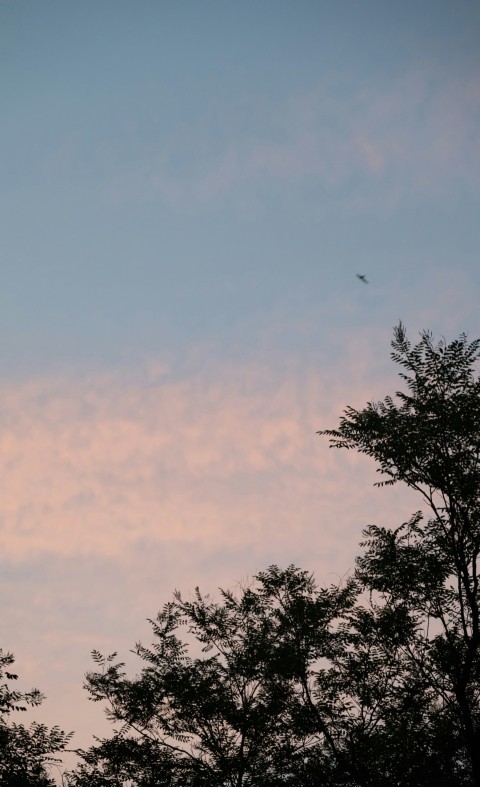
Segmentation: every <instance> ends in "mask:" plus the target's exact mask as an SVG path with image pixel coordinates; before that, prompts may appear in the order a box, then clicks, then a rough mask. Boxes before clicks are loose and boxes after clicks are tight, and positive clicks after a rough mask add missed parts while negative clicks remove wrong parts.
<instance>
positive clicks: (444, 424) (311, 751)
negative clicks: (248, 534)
mask: <svg viewBox="0 0 480 787" xmlns="http://www.w3.org/2000/svg"><path fill="white" fill-rule="evenodd" d="M392 344H393V353H392V357H393V360H394V361H395V362H397V363H399V364H401V365H402V366H403V368H404V369H405V370H406V371H407V372H408V373H405V372H402V374H401V376H402V378H403V379H404V381H405V382H406V384H407V392H406V393H405V392H399V393H397V394H396V400H395V401H394V399H393V398H392V397H386V399H385V400H384V401H383V402H380V403H377V404H375V403H369V404H367V406H366V408H365V409H364V410H360V411H357V410H355V409H353V408H347V410H346V411H345V413H344V416H343V417H342V418H341V421H340V425H339V428H338V429H336V430H324V431H323V432H320V434H324V435H327V436H328V437H329V438H330V440H331V444H332V446H335V447H345V448H353V449H355V450H357V451H360V452H362V453H366V454H367V455H369V456H371V457H373V458H374V459H375V460H376V461H377V463H378V465H379V468H378V469H379V471H380V472H381V473H383V474H384V476H386V478H384V479H383V480H381V481H380V482H379V485H380V486H381V485H383V484H385V483H386V484H391V483H397V482H402V483H406V484H407V485H408V486H410V487H411V488H413V489H414V490H416V491H417V492H418V493H419V495H420V496H421V499H422V501H424V503H425V506H424V507H425V508H426V509H428V510H429V514H428V518H427V519H425V513H424V512H422V511H418V512H416V513H415V514H414V515H413V516H412V517H411V518H410V520H409V521H408V522H406V523H403V524H401V525H400V526H399V527H397V528H396V529H394V530H389V529H386V528H382V527H378V526H371V527H369V528H367V530H366V531H364V532H365V540H364V542H363V545H362V546H363V547H364V551H363V553H362V555H361V556H360V557H359V558H358V559H357V563H356V570H355V574H354V576H353V577H351V578H349V579H348V580H346V581H345V582H340V584H339V585H338V587H337V586H330V587H328V588H319V587H318V586H317V585H316V583H315V581H314V579H313V577H312V576H311V575H309V574H308V573H307V572H305V571H301V570H300V569H298V568H295V567H294V566H290V567H289V568H288V569H286V570H281V569H279V568H278V567H276V566H271V567H270V568H269V569H268V570H267V571H265V572H262V573H260V574H258V575H257V577H256V578H255V581H254V582H252V584H251V585H249V586H247V587H240V588H239V589H238V591H237V592H236V593H233V592H231V591H221V601H220V602H214V601H212V600H211V599H210V598H209V597H208V596H202V595H201V593H200V591H199V590H198V589H197V591H196V595H195V597H194V599H193V600H188V601H186V600H184V599H183V598H182V597H181V595H180V594H179V593H176V594H175V595H174V598H173V601H172V602H170V603H169V604H167V605H165V606H164V608H163V610H162V611H161V612H160V613H159V615H158V617H157V618H156V620H155V621H152V625H153V632H154V643H153V645H152V646H151V647H150V648H146V647H143V646H142V645H137V647H136V649H135V652H136V653H137V655H138V656H139V657H140V659H141V660H142V662H143V665H144V666H143V668H142V670H141V673H140V674H139V675H138V676H136V677H134V678H128V677H127V675H126V673H125V671H124V665H123V664H122V663H121V662H118V661H117V657H116V654H112V655H111V656H107V657H104V656H102V655H101V654H100V653H98V652H96V651H95V652H94V653H93V657H94V660H95V662H96V665H97V667H96V671H94V672H92V673H90V674H89V675H88V676H87V684H86V685H87V689H88V691H89V693H90V697H91V699H93V700H94V701H103V702H106V703H107V707H108V715H109V717H110V719H111V721H112V722H113V723H114V724H115V725H117V726H116V728H115V729H114V732H113V735H112V737H111V738H109V739H105V740H100V741H98V742H97V744H96V745H94V746H93V747H92V748H91V749H90V750H89V751H86V752H80V754H81V757H82V763H81V765H80V766H79V767H78V768H77V769H76V771H75V772H73V773H72V774H70V784H71V785H72V787H87V785H88V787H127V785H128V787H150V786H151V785H158V787H162V785H163V786H164V787H167V786H168V787H207V785H208V787H267V786H268V787H280V786H282V787H284V785H287V784H288V785H294V787H318V786H319V785H321V786H322V787H384V785H385V784H388V785H389V786H390V787H472V785H475V786H476V787H479V786H480V775H479V762H478V757H479V755H480V741H479V722H480V718H479V685H480V683H479V675H480V664H479V661H480V659H479V613H478V609H479V607H478V604H479V597H478V595H479V594H478V581H479V576H478V555H479V551H480V502H479V488H480V487H479V481H480V468H479V462H480V383H479V381H478V380H477V379H476V376H475V365H476V363H477V360H478V358H479V347H480V342H473V343H471V344H469V343H468V342H467V339H466V337H465V336H461V337H460V339H458V340H457V341H454V342H452V343H451V344H448V345H447V344H446V342H444V341H442V342H440V343H439V344H437V345H435V344H434V343H433V339H432V337H431V335H430V334H429V333H424V334H422V336H421V341H420V343H419V344H417V345H416V346H415V347H412V346H411V345H410V343H409V342H408V340H407V338H406V335H405V331H404V328H403V326H402V325H401V324H400V325H399V326H398V328H397V329H396V330H395V334H394V341H393V343H392Z"/></svg>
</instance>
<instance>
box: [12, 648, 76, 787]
mask: <svg viewBox="0 0 480 787" xmlns="http://www.w3.org/2000/svg"><path fill="white" fill-rule="evenodd" d="M13 663H14V657H13V656H12V654H11V653H4V652H3V651H2V650H1V649H0V785H1V787H54V785H55V782H54V780H53V779H52V778H51V776H50V775H49V773H48V768H49V766H52V765H54V764H56V763H59V762H60V760H59V759H58V758H55V757H54V756H53V755H54V754H58V753H60V752H61V751H62V750H63V749H64V748H65V746H66V744H67V742H68V740H69V739H70V737H71V735H66V734H65V733H64V732H62V730H60V729H59V728H58V727H53V728H52V729H51V730H49V729H47V727H46V726H45V725H44V724H38V723H36V722H33V723H32V724H30V725H29V726H28V727H26V726H25V725H23V724H17V723H15V722H12V721H10V719H9V716H10V714H11V713H13V712H21V711H26V709H27V706H31V707H35V706H37V705H40V704H41V702H42V701H43V695H42V694H41V693H40V692H39V691H38V690H37V689H33V690H32V691H29V692H20V691H16V690H14V689H12V688H11V687H10V683H11V682H12V681H15V680H17V678H18V676H17V675H16V674H15V673H13V672H11V671H10V667H11V666H12V664H13Z"/></svg>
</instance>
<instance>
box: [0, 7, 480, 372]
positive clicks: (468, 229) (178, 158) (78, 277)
mask: <svg viewBox="0 0 480 787" xmlns="http://www.w3.org/2000/svg"><path fill="white" fill-rule="evenodd" d="M1 16H2V50H3V56H2V60H3V64H2V77H1V79H2V93H3V95H4V117H5V118H6V120H4V123H3V130H2V137H3V155H2V159H3V163H2V186H1V199H2V215H3V219H4V229H3V233H2V235H3V244H2V246H3V250H2V258H3V259H2V269H3V271H4V273H3V277H2V279H3V283H2V290H1V293H0V299H1V314H2V317H1V318H0V319H1V323H2V333H3V336H4V338H3V341H2V346H1V352H0V364H1V366H2V367H3V368H4V370H5V373H7V374H10V373H15V372H19V371H21V372H22V373H25V372H27V373H28V370H29V369H33V368H35V369H37V370H41V369H42V368H51V367H52V366H54V367H58V366H59V365H60V366H61V365H63V364H67V365H71V364H72V363H73V364H74V363H76V362H77V361H78V362H82V363H85V362H87V363H90V362H93V363H98V362H100V363H107V364H110V363H114V364H116V363H118V362H121V363H124V362H126V363H130V362H131V361H132V358H135V357H138V355H139V354H142V355H143V354H144V353H157V352H169V353H173V354H174V355H175V356H178V357H179V356H180V354H183V353H184V352H185V351H186V350H188V348H189V347H190V346H191V344H192V342H193V343H204V342H205V343H207V344H208V345H209V347H210V350H211V351H215V352H219V353H220V354H227V353H228V354H229V355H230V354H231V352H237V353H240V354H242V353H245V352H247V353H249V352H253V353H255V351H256V348H257V346H258V338H259V334H260V335H261V336H262V337H263V336H264V335H265V334H266V333H267V332H268V327H269V326H270V325H271V324H272V323H275V324H277V323H281V322H282V319H283V320H284V321H285V323H288V324H291V323H292V322H293V323H296V322H297V321H300V322H302V323H303V321H305V319H306V318H310V320H311V322H312V324H313V322H314V321H316V323H317V325H318V326H319V327H322V329H323V330H324V329H325V327H326V326H327V325H328V326H329V327H330V329H331V330H332V332H334V331H335V330H336V328H337V327H340V325H344V324H345V319H346V318H345V315H344V314H339V312H340V311H341V310H340V309H339V308H338V302H339V301H342V299H345V300H348V299H349V298H352V299H353V301H354V302H355V303H356V299H357V298H358V297H361V298H363V299H364V301H363V305H364V309H365V311H366V312H367V313H368V315H366V314H365V313H362V312H356V313H355V315H352V320H353V325H355V324H357V325H358V324H360V325H361V324H362V323H363V320H365V319H367V320H372V319H377V320H378V321H379V322H381V323H383V322H384V321H385V323H386V327H388V329H390V326H391V324H392V320H393V322H395V321H396V319H397V318H398V317H399V316H405V319H407V318H408V316H409V315H408V314H404V312H408V311H409V310H410V308H411V306H412V302H414V303H415V302H416V299H418V310H420V308H421V303H422V301H423V300H424V298H425V293H424V290H428V288H429V284H428V282H429V281H430V280H431V275H432V273H431V270H432V269H433V272H435V271H436V270H438V269H442V270H443V269H445V270H446V271H448V270H452V269H453V268H456V269H460V270H462V271H463V272H465V275H466V276H467V278H468V279H469V280H470V279H471V281H472V283H473V285H474V286H478V264H477V249H478V240H479V238H478V235H479V229H478V225H479V223H478V221H477V220H476V219H477V216H478V207H479V205H478V176H479V170H480V162H479V153H478V133H479V105H478V88H477V95H476V96H475V95H474V94H473V87H472V84H474V83H475V82H476V84H477V86H478V78H479V55H478V33H479V29H480V9H479V8H478V4H477V3H474V2H471V3H470V2H459V3H455V4H453V3H451V2H445V3H443V2H439V1H438V0H437V1H436V2H423V3H408V2H407V3H397V4H386V3H381V2H378V3H376V2H367V3H358V2H343V3H322V2H299V3H291V2H275V3H270V2H265V3H256V2H255V3H252V2H245V3H231V2H204V3H195V2H186V3H181V4H180V3H175V4H174V3H167V2H141V3H135V4H134V3H131V2H102V3H94V2H84V3H73V2H67V3H64V2H62V3H59V2H48V3H38V4H33V3H28V2H27V3H24V2H7V3H4V4H3V5H2V9H1ZM469 86H470V87H469ZM462 91H463V93H462ZM469 91H470V93H469ZM5 105H6V106H5ZM447 125H448V127H446V126H447ZM357 270H360V271H361V272H367V273H368V274H369V276H370V278H371V280H372V281H371V286H372V288H375V287H377V288H379V289H377V296H378V298H377V299H374V301H373V302H372V301H371V300H370V299H371V298H372V295H371V293H367V292H363V291H362V290H360V292H356V291H355V288H357V290H358V289H359V288H358V283H357V282H356V281H355V279H354V274H355V272H356V271H357ZM470 288H471V285H470ZM400 293H403V294H404V295H405V296H406V297H405V302H404V303H403V302H402V300H401V298H399V294H400ZM378 301H380V303H378ZM332 307H333V308H332ZM335 314H337V315H338V326H337V325H336V322H337V319H336V317H335ZM465 320H466V321H467V322H468V325H466V326H465V327H467V328H472V329H474V327H475V326H474V325H473V324H471V323H470V322H469V320H468V318H467V315H465ZM416 327H417V325H416V324H415V328H416ZM420 327H422V326H420ZM425 327H427V326H425ZM462 327H463V326H462ZM291 332H292V334H294V333H295V326H294V325H292V327H291ZM284 338H285V337H279V345H280V347H276V346H275V342H273V345H272V344H271V343H270V345H269V352H270V353H271V352H277V351H281V349H280V348H281V345H282V343H283V341H284ZM312 340H313V341H314V342H318V336H316V335H315V336H313V338H312ZM292 341H293V339H292ZM295 341H297V342H298V341H300V340H299V338H298V337H297V338H296V340H295ZM304 349H305V348H304Z"/></svg>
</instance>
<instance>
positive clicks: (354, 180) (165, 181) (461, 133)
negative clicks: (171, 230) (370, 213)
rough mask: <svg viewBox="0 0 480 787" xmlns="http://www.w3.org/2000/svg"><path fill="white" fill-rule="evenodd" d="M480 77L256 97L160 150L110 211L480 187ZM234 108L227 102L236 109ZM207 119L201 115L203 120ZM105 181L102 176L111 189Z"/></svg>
mask: <svg viewBox="0 0 480 787" xmlns="http://www.w3.org/2000/svg"><path fill="white" fill-rule="evenodd" d="M479 85H480V72H479V71H478V69H475V68H474V67H473V66H472V69H471V71H470V72H466V73H461V74H460V73H458V74H449V73H448V72H447V71H446V69H444V68H442V67H441V66H439V65H436V64H431V63H430V64H423V65H419V66H417V67H416V68H411V69H410V70H408V71H406V72H405V73H404V74H399V75H398V76H397V77H396V78H391V79H389V80H387V79H381V78H377V79H376V80H375V81H372V82H369V83H360V82H358V81H355V79H354V78H352V79H350V80H348V79H343V80H340V79H338V78H331V80H327V79H324V80H323V81H322V82H321V83H320V84H319V85H318V87H317V89H316V90H310V91H309V92H308V93H307V92H305V93H304V94H300V93H299V94H295V95H290V96H284V97H283V102H279V101H278V100H277V103H276V104H273V103H272V101H271V100H270V101H269V102H268V103H262V99H261V98H260V97H256V96H255V94H252V96H251V97H250V99H249V101H247V102H245V101H243V102H242V103H241V104H239V105H238V106H237V105H235V103H234V102H233V103H232V106H229V107H227V108H225V110H224V114H223V115H222V110H221V109H218V110H217V112H216V113H215V122H213V120H212V122H206V118H205V117H203V116H202V117H199V118H198V122H197V123H193V124H192V126H191V127H190V128H188V129H185V128H182V129H181V133H179V134H178V135H171V136H169V137H168V138H167V137H165V138H163V139H159V140H158V142H157V143H152V144H151V145H150V146H149V147H148V148H144V149H143V151H142V152H140V151H139V150H138V149H137V151H136V156H135V157H133V158H131V157H130V156H129V157H128V158H129V161H130V163H129V164H128V165H125V166H123V167H122V166H120V167H119V166H118V161H117V166H116V170H115V175H114V176H112V179H111V180H109V186H108V187H107V192H106V195H107V194H108V195H109V196H108V199H115V200H118V199H120V200H124V199H129V198H134V199H138V198H141V197H140V195H141V196H142V197H143V198H147V199H161V200H162V201H165V202H167V203H169V204H170V205H171V206H173V207H182V208H189V207H190V208H191V207H193V206H195V205H197V206H200V205H203V206H205V205H208V204H210V203H211V202H213V201H215V200H217V199H219V198H221V199H225V198H232V199H234V200H236V201H238V202H239V204H240V203H241V204H245V201H248V199H249V198H250V200H251V201H252V200H253V202H255V201H256V200H258V194H259V189H260V193H263V191H262V190H265V198H266V195H268V193H269V190H270V189H272V188H273V189H275V190H276V192H278V190H280V191H282V189H285V190H289V191H290V190H291V189H292V188H293V189H298V190H299V193H300V194H301V193H302V191H304V190H305V189H307V192H308V195H309V199H310V200H311V199H312V192H311V188H312V186H313V185H314V186H315V187H316V188H317V189H319V190H320V192H321V193H322V194H324V193H329V194H335V193H339V192H340V193H342V194H343V193H344V192H345V190H347V192H348V194H349V196H348V198H347V199H346V203H345V204H346V205H347V206H348V205H350V206H355V205H356V206H361V205H362V197H363V205H364V206H367V207H368V205H369V204H370V206H371V207H373V206H376V207H379V206H384V205H385V204H387V205H390V206H394V205H397V204H398V203H399V202H400V201H402V200H403V199H405V198H409V197H410V196H412V195H418V196H420V197H421V196H422V195H431V194H432V193H434V194H438V193H446V192H447V191H448V190H449V189H451V188H452V185H455V184H458V183H459V182H461V183H463V185H464V186H465V187H471V186H478V183H479V181H480V87H479ZM232 101H233V100H232ZM206 111H207V110H206ZM108 179H109V176H108V174H107V180H108Z"/></svg>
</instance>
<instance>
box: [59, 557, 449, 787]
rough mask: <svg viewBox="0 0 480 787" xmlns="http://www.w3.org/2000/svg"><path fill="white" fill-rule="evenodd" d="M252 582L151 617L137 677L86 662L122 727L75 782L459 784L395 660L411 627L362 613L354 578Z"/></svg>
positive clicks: (420, 693) (110, 786) (110, 785)
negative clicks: (149, 639)
mask: <svg viewBox="0 0 480 787" xmlns="http://www.w3.org/2000/svg"><path fill="white" fill-rule="evenodd" d="M256 580H257V581H256V584H252V585H251V586H249V587H246V588H241V589H240V591H239V592H238V593H237V594H234V593H232V592H230V591H222V602H221V603H215V602H213V601H212V600H211V599H209V598H208V597H204V596H202V595H201V594H200V592H199V591H198V590H197V592H196V596H195V599H194V600H193V601H185V600H183V599H182V598H181V596H180V595H179V594H178V593H177V594H176V595H175V596H174V600H173V601H172V602H171V603H169V604H167V605H165V606H164V608H163V610H162V611H161V612H160V614H159V615H158V617H157V619H156V620H155V621H152V625H153V629H154V634H155V641H154V644H153V646H152V647H151V648H149V649H147V648H145V647H143V646H141V645H137V647H136V653H137V654H138V656H139V657H140V658H141V659H142V661H143V662H144V664H145V665H146V666H144V667H143V669H142V671H141V674H140V675H139V676H137V677H135V678H133V679H129V678H127V676H126V674H125V671H124V665H123V664H122V663H121V662H117V661H116V654H112V655H111V656H107V657H103V656H102V655H101V654H100V653H98V652H97V651H94V652H93V658H94V660H95V662H96V664H97V667H98V669H97V671H95V672H92V673H90V674H89V675H88V676H87V688H88V691H89V692H90V696H91V698H92V699H93V700H94V701H106V702H107V703H108V716H109V718H110V720H111V721H112V722H113V723H114V724H117V725H118V726H117V728H116V729H115V730H114V734H113V736H112V737H111V738H110V739H106V740H103V741H99V743H98V745H95V746H93V747H92V748H91V749H90V750H89V751H86V752H80V755H81V757H82V759H83V762H82V764H81V765H80V766H79V768H77V770H76V771H75V772H74V773H72V774H71V775H70V784H71V785H74V787H87V785H88V787H121V786H123V785H133V786H134V787H149V786H150V785H158V786H159V787H160V786H161V785H165V787H166V786H167V785H168V786H169V787H180V785H181V786H182V787H207V785H208V787H242V786H244V787H246V786H247V785H249V786H251V787H280V785H281V786H282V787H284V785H286V784H289V785H295V787H314V785H319V784H321V785H325V786H327V787H340V785H342V786H344V785H352V787H353V786H354V785H355V786H358V787H367V786H368V787H383V786H384V785H385V783H386V779H388V783H389V784H391V785H399V787H400V785H401V786H402V787H433V786H434V785H435V787H447V785H448V786H450V785H452V784H457V785H459V784H461V783H462V782H461V781H458V780H457V781H454V780H453V779H452V778H451V777H452V773H453V770H455V769H453V770H452V767H451V762H450V759H449V758H448V757H446V758H445V757H444V758H443V759H442V758H439V757H438V752H437V750H436V749H435V747H434V746H432V741H431V728H432V725H431V724H427V719H430V718H431V716H432V696H431V692H430V691H429V690H428V687H427V686H425V684H424V682H420V683H419V682H418V681H417V683H416V684H412V682H411V677H412V673H411V669H410V665H409V662H408V659H407V658H405V655H404V654H403V653H402V645H403V644H404V642H405V641H407V640H408V638H409V636H410V635H411V631H410V629H411V626H410V625H409V623H408V621H406V620H405V619H403V618H402V619H401V620H399V616H398V613H397V612H395V613H394V614H392V613H391V611H390V610H385V609H376V610H373V611H372V610H366V609H364V608H362V607H361V606H359V605H358V603H356V598H357V591H358V587H357V585H356V583H355V582H354V581H353V580H349V581H347V582H346V583H345V584H342V585H340V586H339V587H335V586H333V587H329V588H323V589H319V588H318V587H317V586H316V584H315V582H314V580H313V578H312V577H311V576H309V575H308V574H307V573H306V572H304V571H301V570H300V569H298V568H295V567H293V566H290V567H289V568H288V569H286V570H284V571H282V570H280V569H279V568H277V567H276V566H271V567H270V568H269V569H268V571H266V572H262V573H261V574H259V575H258V577H257V578H256ZM182 629H183V631H184V632H185V635H184V636H183V637H182V636H181V632H182ZM192 635H193V640H192ZM189 638H190V647H188V645H187V642H186V641H185V640H188V639H189ZM192 649H193V650H195V649H197V650H198V651H199V653H198V655H196V656H190V655H189V650H192ZM447 748H448V747H447ZM450 748H451V747H450ZM426 766H427V770H425V768H426ZM456 770H457V771H458V770H459V769H458V768H457V769H456Z"/></svg>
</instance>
